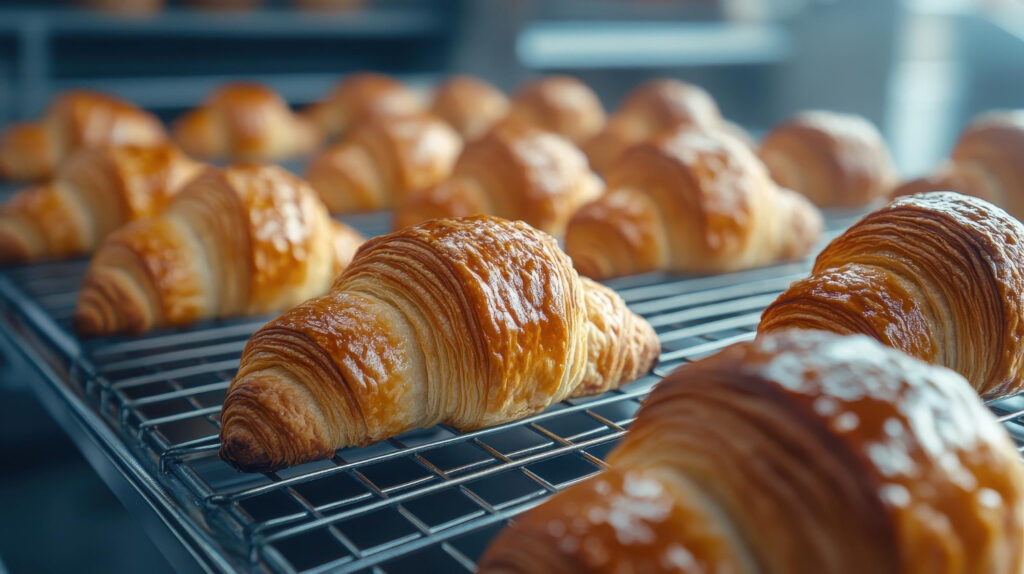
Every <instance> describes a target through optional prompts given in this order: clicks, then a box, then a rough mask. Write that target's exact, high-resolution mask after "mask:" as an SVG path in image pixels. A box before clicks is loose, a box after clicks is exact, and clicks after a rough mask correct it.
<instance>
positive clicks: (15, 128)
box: [0, 90, 167, 181]
mask: <svg viewBox="0 0 1024 574" xmlns="http://www.w3.org/2000/svg"><path fill="white" fill-rule="evenodd" d="M166 139H167V134H166V133H165V132H164V128H163V125H162V124H161V123H160V120H159V119H157V118H156V116H154V115H152V114H150V113H148V112H144V111H142V110H140V109H139V108H137V107H135V106H133V105H132V104H130V103H128V102H125V101H123V100H119V99H117V98H114V97H112V96H107V95H104V94H99V93H96V92H89V91H85V90H72V91H68V92H64V93H63V94H61V95H60V96H58V97H57V98H56V99H55V100H54V101H53V102H52V103H51V104H50V107H49V108H48V109H47V110H46V114H45V115H44V116H43V118H42V119H41V120H39V121H35V122H23V123H19V124H14V125H12V126H10V127H8V128H7V129H6V130H4V132H3V134H0V178H3V179H7V180H12V181H37V180H42V179H47V178H50V177H53V175H54V174H55V173H56V172H57V168H58V166H60V164H61V162H63V161H64V160H65V159H66V158H67V157H68V156H70V155H71V154H72V153H74V152H75V151H77V150H80V149H87V148H92V147H100V146H107V145H128V144H137V145H154V144H158V143H161V142H163V141H165V140H166Z"/></svg>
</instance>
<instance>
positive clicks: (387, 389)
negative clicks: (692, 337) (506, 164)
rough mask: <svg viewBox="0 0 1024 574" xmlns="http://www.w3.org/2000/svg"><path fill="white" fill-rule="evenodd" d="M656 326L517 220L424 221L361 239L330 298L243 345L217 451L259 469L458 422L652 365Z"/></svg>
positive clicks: (499, 416)
mask: <svg viewBox="0 0 1024 574" xmlns="http://www.w3.org/2000/svg"><path fill="white" fill-rule="evenodd" d="M658 349H659V347H658V341H657V338H656V336H655V334H654V330H653V329H652V328H651V327H650V325H648V324H647V323H646V322H645V321H644V320H643V319H641V318H640V317H638V316H636V315H634V314H632V313H631V312H630V311H629V310H628V309H627V308H626V306H625V304H624V303H623V302H622V299H620V298H619V297H618V295H616V294H615V293H613V292H612V291H611V290H609V289H608V288H607V287H604V286H601V285H598V284H596V283H593V282H591V281H586V280H581V279H580V277H579V276H578V275H577V274H576V272H575V271H574V270H573V269H572V266H571V264H570V262H569V260H568V258H567V257H566V256H565V254H564V253H562V252H561V251H560V250H559V249H558V245H557V244H556V242H555V241H554V239H552V238H551V237H550V236H548V235H546V234H544V233H542V232H540V231H537V230H535V229H533V228H531V227H529V226H528V225H526V224H525V223H523V222H509V221H505V220H501V219H497V218H493V217H487V216H479V217H472V218H465V219H435V220H431V221H429V222H426V223H424V224H422V225H419V226H415V227H409V228H406V229H403V230H400V231H397V232H395V233H392V234H390V235H387V236H383V237H380V238H377V239H374V240H371V241H369V242H368V243H367V244H366V245H365V246H364V247H363V248H361V249H360V251H359V253H358V254H357V255H356V258H355V260H354V261H353V262H352V265H351V266H350V267H349V268H348V269H347V270H346V272H345V273H343V274H342V275H341V276H339V277H338V278H337V280H336V281H335V283H334V285H333V287H332V288H331V291H330V293H329V294H328V295H326V296H323V297H318V298H316V299H312V300H310V301H307V302H305V303H303V304H302V305H299V306H298V307H295V308H294V309H292V310H290V311H288V312H286V313H284V314H283V315H281V316H280V317H278V318H277V319H275V320H273V321H271V322H270V323H269V324H267V325H266V326H264V327H263V328H262V329H260V330H259V331H258V332H257V333H256V334H255V335H253V337H252V338H251V339H250V340H249V343H248V345H246V348H245V351H243V353H242V361H241V365H240V367H239V370H238V374H237V376H236V377H235V380H234V381H232V383H231V387H230V388H229V389H228V396H227V399H226V400H225V402H224V408H223V412H222V415H221V424H222V426H221V445H222V446H221V457H222V458H224V459H225V460H227V461H229V462H231V463H232V464H234V465H235V466H237V467H239V468H241V469H243V470H249V471H254V470H268V469H276V468H281V467H285V466H291V465H296V464H300V463H303V462H308V461H312V460H316V459H319V458H325V457H329V456H331V455H332V454H333V452H334V451H335V450H336V449H339V448H343V447H347V446H353V445H365V444H369V443H372V442H375V441H379V440H382V439H385V438H388V437H391V436H395V435H397V434H400V433H402V432H405V431H408V430H411V429H414V428H417V427H429V426H432V425H435V424H438V423H444V424H448V425H452V426H454V427H456V428H459V429H462V430H471V429H476V428H480V427H485V426H489V425H494V424H498V423H502V422H506V421H510V420H513V419H517V418H520V417H523V416H526V415H529V414H531V413H535V412H538V411H540V410H542V409H544V408H546V407H548V406H549V405H551V404H553V403H556V402H558V401H561V400H562V399H565V398H568V397H572V396H580V395H583V394H590V393H595V392H601V391H603V390H606V389H608V388H612V387H616V386H618V385H619V384H621V383H623V382H626V381H630V380H633V379H634V378H636V377H638V376H639V375H641V374H643V373H644V372H646V371H647V370H649V369H650V368H651V366H652V364H653V362H654V360H655V359H656V357H657V355H658Z"/></svg>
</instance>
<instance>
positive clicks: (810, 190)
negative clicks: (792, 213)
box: [759, 111, 896, 207]
mask: <svg viewBox="0 0 1024 574" xmlns="http://www.w3.org/2000/svg"><path fill="white" fill-rule="evenodd" d="M759 154H760V156H761V159H762V160H763V161H764V163H765V165H767V166H768V171H769V172H770V173H771V176H772V178H773V179H774V180H775V181H776V182H778V184H779V185H781V186H783V187H787V188H789V189H792V190H794V191H797V192H799V193H801V194H803V195H805V196H807V197H808V198H810V200H811V201H813V202H814V203H815V204H816V205H819V206H823V207H832V206H843V207H858V206H863V205H867V204H869V203H871V202H873V201H875V200H877V199H880V198H882V197H886V196H887V195H888V194H889V192H890V191H891V190H892V186H893V185H894V183H895V182H896V171H895V168H894V167H893V165H892V160H891V159H890V157H889V151H888V148H887V147H886V145H885V140H884V139H882V135H881V134H880V133H878V130H877V129H876V128H875V126H873V125H872V124H871V122H869V121H867V120H866V119H864V118H862V117H860V116H855V115H850V114H840V113H835V112H823V111H813V112H803V113H800V114H797V115H796V116H795V117H793V118H791V119H790V120H789V121H786V122H784V123H782V124H780V125H778V126H776V127H775V128H774V129H773V130H772V131H770V132H768V135H767V136H765V138H764V141H763V142H761V149H760V152H759Z"/></svg>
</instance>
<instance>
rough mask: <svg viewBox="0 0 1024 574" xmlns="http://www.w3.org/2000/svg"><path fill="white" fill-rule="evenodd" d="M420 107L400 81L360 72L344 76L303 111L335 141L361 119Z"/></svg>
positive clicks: (418, 109) (406, 112) (409, 112)
mask: <svg viewBox="0 0 1024 574" xmlns="http://www.w3.org/2000/svg"><path fill="white" fill-rule="evenodd" d="M422 108H423V104H422V103H421V102H420V101H419V98H417V97H416V94H415V93H413V92H412V91H411V90H410V89H409V88H407V87H406V86H405V85H404V84H403V83H402V82H400V81H398V80H396V79H394V78H392V77H390V76H386V75H384V74H377V73H370V72H362V73H358V74H351V75H349V76H346V77H345V79H343V80H341V81H340V82H338V85H337V86H336V87H335V88H334V90H333V91H332V92H331V94H330V95H329V96H328V97H327V99H325V100H324V101H322V102H319V103H316V104H313V105H312V106H310V107H309V108H307V109H306V110H305V112H304V114H305V115H306V116H307V117H308V118H309V119H311V120H313V122H314V123H315V124H316V125H317V126H319V128H320V131H321V132H322V133H324V134H325V135H326V136H327V137H328V138H329V139H331V140H335V139H338V138H339V137H343V136H345V135H346V133H347V132H348V131H349V130H350V129H352V128H353V127H355V126H356V125H358V124H359V122H361V121H363V120H366V119H370V118H378V117H388V116H404V115H408V114H413V113H417V112H420V111H422Z"/></svg>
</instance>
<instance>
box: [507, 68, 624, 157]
mask: <svg viewBox="0 0 1024 574" xmlns="http://www.w3.org/2000/svg"><path fill="white" fill-rule="evenodd" d="M604 120H605V117H604V108H603V107H602V106H601V101H600V100H599V99H597V95H595V94H594V92H593V91H592V90H591V89H590V88H589V87H587V85H586V84H584V83H583V82H581V81H579V80H578V79H576V78H573V77H571V76H548V77H546V78H541V79H540V80H536V81H533V82H530V83H528V84H526V85H525V86H523V87H522V88H520V89H519V91H518V92H516V94H515V97H513V99H512V105H511V107H510V108H509V111H508V115H507V116H506V117H505V119H504V120H502V122H501V125H502V126H504V127H507V128H512V129H518V128H537V129H542V130H544V131H549V132H554V133H556V134H558V135H561V136H563V137H565V138H567V139H569V140H570V141H572V142H573V143H575V144H577V145H579V144H582V143H583V142H586V141H588V140H590V139H591V138H592V137H594V136H595V135H597V133H598V132H599V131H601V128H602V127H604Z"/></svg>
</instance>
